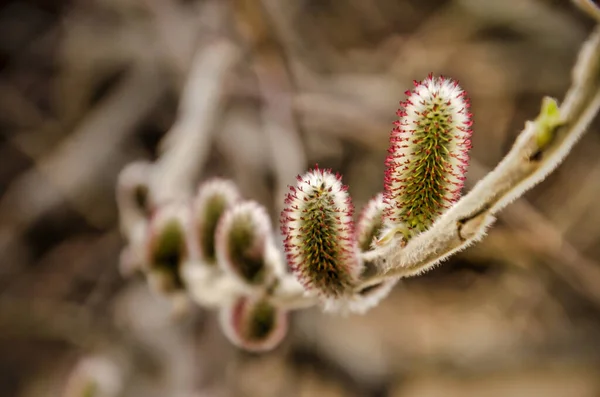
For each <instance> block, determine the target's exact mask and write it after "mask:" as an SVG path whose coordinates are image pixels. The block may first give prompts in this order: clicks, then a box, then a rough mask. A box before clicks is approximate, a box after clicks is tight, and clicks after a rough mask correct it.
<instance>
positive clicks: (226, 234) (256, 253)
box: [215, 201, 274, 285]
mask: <svg viewBox="0 0 600 397" xmlns="http://www.w3.org/2000/svg"><path fill="white" fill-rule="evenodd" d="M273 245H274V243H273V230H272V227H271V219H270V218H269V215H268V214H267V211H266V210H265V208H264V207H263V206H261V205H260V204H258V203H256V202H254V201H245V202H242V203H239V204H236V205H234V206H233V207H231V208H230V209H228V210H227V211H225V213H224V214H223V216H222V217H221V220H220V221H219V224H218V226H217V232H216V244H215V246H216V255H217V260H218V263H219V266H222V268H223V270H225V271H226V272H229V273H230V274H232V275H233V276H234V277H236V278H238V280H240V281H241V282H242V283H244V284H249V285H264V284H265V283H266V282H267V281H269V279H270V277H271V276H272V272H271V270H272V264H271V263H268V260H269V259H270V258H271V256H272V255H271V251H272V250H271V249H270V248H271V247H272V246H273Z"/></svg>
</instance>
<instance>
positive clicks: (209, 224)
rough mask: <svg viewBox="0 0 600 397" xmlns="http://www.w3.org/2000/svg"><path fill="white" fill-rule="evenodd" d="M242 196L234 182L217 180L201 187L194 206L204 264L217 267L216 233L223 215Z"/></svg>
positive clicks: (199, 252)
mask: <svg viewBox="0 0 600 397" xmlns="http://www.w3.org/2000/svg"><path fill="white" fill-rule="evenodd" d="M240 199H241V195H240V193H239V192H238V190H237V188H236V186H235V185H234V183H233V182H231V181H228V180H225V179H219V178H215V179H212V180H210V181H207V182H204V183H203V184H201V185H200V187H199V189H198V193H197V195H196V197H195V199H194V203H193V205H192V208H193V212H194V215H193V216H194V225H195V231H196V234H197V243H198V254H199V259H200V260H201V262H202V263H205V264H208V265H216V263H217V254H216V249H215V233H216V230H217V224H218V223H219V220H220V219H221V216H222V215H223V213H224V212H225V211H226V210H227V209H228V208H230V207H231V206H232V205H233V204H234V203H236V202H238V201H240Z"/></svg>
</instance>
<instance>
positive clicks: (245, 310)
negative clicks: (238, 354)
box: [219, 296, 288, 352]
mask: <svg viewBox="0 0 600 397" xmlns="http://www.w3.org/2000/svg"><path fill="white" fill-rule="evenodd" d="M219 321H220V324H221V328H222V329H223V333H224V334H225V336H227V338H228V339H229V340H230V341H231V343H233V344H234V345H236V346H237V347H239V348H242V349H244V350H247V351H251V352H264V351H268V350H272V349H274V348H275V347H277V346H278V345H279V344H280V343H281V341H282V340H283V338H284V337H285V335H286V334H287V330H288V314H287V312H286V311H284V310H282V309H279V308H277V307H275V306H273V305H271V304H270V303H269V302H267V301H264V300H253V299H252V298H249V297H247V296H242V297H239V298H238V299H236V300H235V301H234V302H233V303H232V304H231V305H230V306H227V307H224V308H222V309H221V312H220V315H219Z"/></svg>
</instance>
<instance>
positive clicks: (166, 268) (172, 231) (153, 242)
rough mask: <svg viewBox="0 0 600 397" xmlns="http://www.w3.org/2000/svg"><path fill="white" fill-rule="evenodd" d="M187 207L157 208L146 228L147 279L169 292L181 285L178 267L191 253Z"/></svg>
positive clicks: (174, 205) (158, 288) (165, 206)
mask: <svg viewBox="0 0 600 397" xmlns="http://www.w3.org/2000/svg"><path fill="white" fill-rule="evenodd" d="M190 217H191V213H190V211H189V208H188V206H186V205H184V204H179V203H169V204H166V205H164V206H162V207H159V208H158V209H157V210H156V211H155V213H154V214H153V216H152V218H151V219H150V224H149V227H148V235H147V241H146V260H145V262H146V263H147V265H148V266H149V269H148V270H149V271H150V274H149V281H150V283H151V284H152V285H153V286H154V287H155V289H157V290H159V291H162V292H165V293H167V292H173V291H175V290H179V289H182V288H183V287H184V285H183V280H182V279H181V276H180V268H181V266H182V265H183V264H184V262H185V261H187V260H188V259H189V258H190V256H191V255H192V252H191V248H190V241H189V240H190V239H189V238H188V237H189V224H190Z"/></svg>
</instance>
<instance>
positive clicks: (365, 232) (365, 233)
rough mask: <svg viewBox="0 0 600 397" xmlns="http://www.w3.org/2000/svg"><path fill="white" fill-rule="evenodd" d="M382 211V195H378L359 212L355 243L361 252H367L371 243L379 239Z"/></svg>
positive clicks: (383, 205)
mask: <svg viewBox="0 0 600 397" xmlns="http://www.w3.org/2000/svg"><path fill="white" fill-rule="evenodd" d="M384 211H385V203H384V201H383V193H379V194H378V195H377V196H375V197H373V198H372V199H371V200H369V202H368V203H367V204H366V205H365V207H364V208H363V210H362V211H361V213H360V217H359V218H358V223H357V226H356V242H357V244H358V249H359V250H360V251H361V252H366V251H369V250H370V249H371V248H372V246H373V242H375V241H377V239H378V238H379V233H380V232H381V230H382V228H383V213H384Z"/></svg>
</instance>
